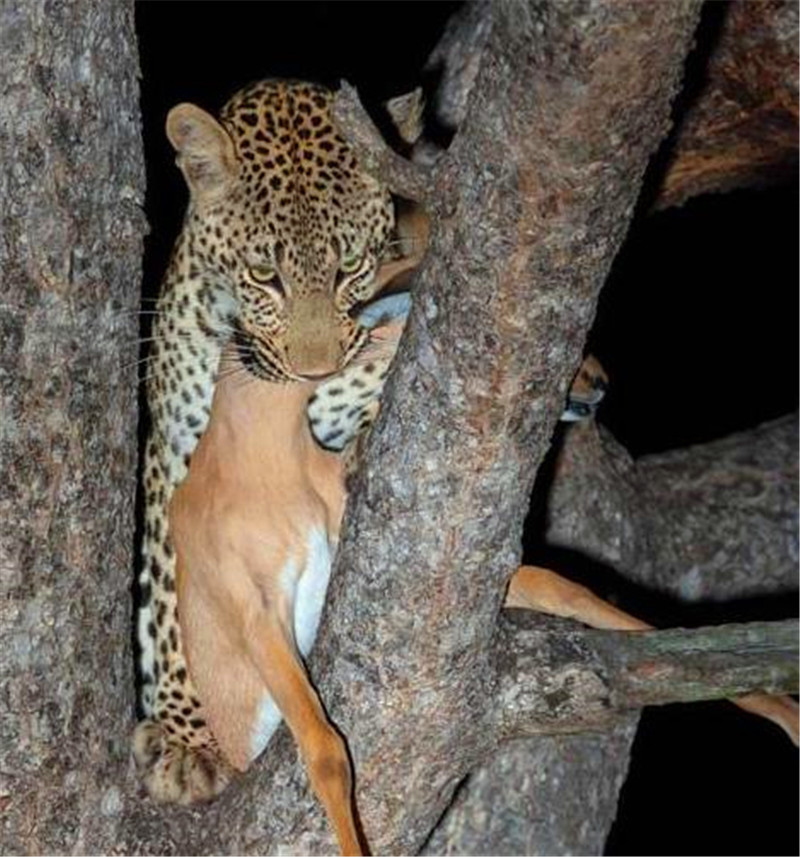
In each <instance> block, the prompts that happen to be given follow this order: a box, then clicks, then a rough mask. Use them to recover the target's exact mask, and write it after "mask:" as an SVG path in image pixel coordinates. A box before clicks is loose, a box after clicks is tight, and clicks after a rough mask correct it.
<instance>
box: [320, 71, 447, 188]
mask: <svg viewBox="0 0 800 857" xmlns="http://www.w3.org/2000/svg"><path fill="white" fill-rule="evenodd" d="M333 115H334V118H335V120H336V124H337V126H338V128H339V131H340V132H341V133H342V134H343V135H344V137H345V138H346V139H347V142H348V143H349V144H350V145H351V146H352V147H353V149H354V151H355V153H356V157H357V158H358V162H359V164H360V165H361V167H362V168H363V169H365V170H367V172H369V173H370V174H371V175H373V176H375V178H377V179H378V180H379V181H381V182H383V183H384V184H385V185H386V186H387V187H388V188H389V190H390V191H391V192H392V193H395V194H397V195H398V196H402V197H404V198H405V199H411V200H414V201H415V202H424V201H425V200H426V199H427V198H428V196H429V195H430V192H431V186H432V184H433V174H432V172H431V170H430V169H428V168H427V167H422V166H419V165H418V164H415V163H413V162H412V161H409V160H408V159H407V158H403V157H402V156H400V155H398V154H397V152H394V151H393V150H392V149H391V148H390V147H389V146H388V145H387V144H386V142H385V141H384V139H383V136H382V135H381V132H380V131H379V130H378V129H377V128H376V127H375V124H374V123H373V121H372V119H370V117H369V114H368V113H367V111H366V110H365V109H364V106H363V105H362V103H361V99H360V98H359V97H358V92H357V91H356V89H355V87H353V86H351V85H350V84H349V83H348V82H347V81H346V80H343V81H342V82H341V86H340V88H339V91H338V92H337V93H336V100H335V101H334V105H333Z"/></svg>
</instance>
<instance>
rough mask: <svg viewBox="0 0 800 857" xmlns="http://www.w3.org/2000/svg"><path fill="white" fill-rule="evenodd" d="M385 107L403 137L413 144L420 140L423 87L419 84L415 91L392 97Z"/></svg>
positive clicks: (423, 98)
mask: <svg viewBox="0 0 800 857" xmlns="http://www.w3.org/2000/svg"><path fill="white" fill-rule="evenodd" d="M384 107H385V108H386V112H387V113H388V114H389V116H390V117H391V120H392V123H393V124H394V127H395V128H396V129H397V133H398V134H399V135H400V137H401V139H402V140H403V141H404V142H406V143H408V145H409V146H413V145H414V143H416V142H417V140H419V138H420V136H421V134H422V129H423V122H422V115H423V113H424V111H425V96H424V95H423V94H422V87H421V86H418V87H417V88H416V89H415V90H414V91H413V92H406V93H405V94H404V95H396V96H395V97H394V98H390V99H389V100H388V101H387V102H386V103H385V104H384Z"/></svg>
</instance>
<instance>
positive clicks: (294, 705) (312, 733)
mask: <svg viewBox="0 0 800 857" xmlns="http://www.w3.org/2000/svg"><path fill="white" fill-rule="evenodd" d="M255 630H256V633H254V634H253V635H252V638H251V639H250V641H249V656H250V658H251V660H252V661H253V664H254V665H255V667H256V668H257V669H258V672H259V674H260V675H261V678H262V680H263V681H264V684H265V685H266V686H267V689H268V691H269V694H270V696H271V697H272V699H273V701H274V702H275V704H276V705H277V706H278V708H279V709H280V711H281V713H282V714H283V717H284V719H285V720H286V723H287V725H288V726H289V728H290V729H291V731H292V735H293V736H294V739H295V741H296V742H297V745H298V747H299V748H300V753H301V755H302V757H303V761H304V763H305V766H306V770H307V772H308V777H309V780H310V782H311V787H312V789H313V790H314V793H315V794H316V795H317V797H318V798H319V800H320V802H321V803H322V805H323V807H324V808H325V812H326V814H327V816H328V821H329V822H330V824H331V826H332V827H333V829H334V831H335V833H336V838H337V840H338V842H339V848H340V850H341V852H342V854H348V855H349V854H355V855H360V854H363V853H365V852H364V849H363V847H362V845H361V842H360V839H359V835H358V832H357V831H358V828H357V824H356V820H355V810H354V803H353V775H352V770H351V768H350V759H349V757H348V755H347V749H346V748H345V743H344V740H343V739H342V737H341V736H340V735H339V733H338V732H337V731H336V730H335V729H334V728H333V726H331V724H330V722H329V721H328V718H327V717H326V715H325V712H324V711H323V709H322V705H321V703H320V701H319V697H318V696H317V692H316V690H314V687H313V686H312V684H311V682H310V680H309V678H308V674H307V673H306V670H305V667H304V666H303V663H302V661H301V660H300V656H299V654H298V652H297V649H296V648H295V644H294V641H293V640H291V639H289V636H290V635H291V631H290V630H289V631H287V629H285V628H284V627H283V625H282V624H281V622H280V621H279V620H278V619H277V618H276V617H271V616H264V617H263V619H261V620H260V621H259V622H258V623H257V628H256V629H255Z"/></svg>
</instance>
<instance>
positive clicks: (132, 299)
mask: <svg viewBox="0 0 800 857" xmlns="http://www.w3.org/2000/svg"><path fill="white" fill-rule="evenodd" d="M134 45H135V40H134V31H133V8H132V4H129V3H113V4H107V3H104V2H102V0H96V1H94V0H80V2H69V3H53V2H38V0H20V2H13V0H12V2H4V3H3V4H2V5H1V6H0V57H2V65H3V74H2V79H0V116H2V130H0V164H2V171H1V172H0V199H2V206H0V272H1V278H0V281H1V282H2V295H1V296H0V474H2V477H1V478H0V520H2V526H1V527H0V591H1V592H2V594H1V595H0V817H2V827H0V851H2V852H4V853H21V854H25V853H30V854H35V853H46V852H50V853H60V854H68V853H80V852H82V851H84V850H94V851H97V850H101V849H103V848H108V849H110V848H112V847H113V844H114V839H113V822H112V819H113V816H114V814H115V813H116V812H117V809H118V806H119V802H120V792H119V789H118V785H119V771H120V769H121V768H123V767H124V765H125V764H126V760H127V755H128V746H127V735H126V733H127V731H128V728H129V724H130V720H131V713H132V706H133V669H132V660H131V652H130V646H129V645H128V641H129V639H130V626H131V605H130V599H129V590H130V580H131V568H132V556H133V524H134V516H133V501H134V488H135V475H134V474H135V472H136V378H135V374H136V373H135V371H134V370H133V368H132V367H131V368H130V369H128V370H124V369H123V368H122V367H123V359H122V348H123V343H124V342H126V341H127V343H128V347H127V351H128V357H127V360H128V361H131V360H134V359H135V345H133V344H132V343H133V342H135V338H136V335H137V320H136V319H137V316H136V314H135V308H136V307H137V305H138V297H139V290H138V279H139V271H140V265H141V255H142V235H143V233H144V230H145V224H144V218H143V216H142V212H141V209H140V205H141V202H142V200H143V196H144V190H143V189H144V167H143V162H142V153H141V152H142V149H141V139H140V125H139V117H138V114H137V110H136V104H137V102H138V84H137V80H136V75H137V58H136V53H135V49H134ZM106 826H107V827H108V829H107V830H106Z"/></svg>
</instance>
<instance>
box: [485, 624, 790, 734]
mask: <svg viewBox="0 0 800 857" xmlns="http://www.w3.org/2000/svg"><path fill="white" fill-rule="evenodd" d="M512 612H513V613H517V614H519V612H520V611H512ZM559 624H561V623H559ZM797 641H798V624H797V622H796V621H785V622H753V623H749V624H746V625H733V624H732V625H721V626H718V627H711V628H697V629H692V630H686V629H673V630H669V631H648V632H643V633H630V632H627V633H626V632H619V631H594V630H588V629H573V630H570V631H568V632H566V633H565V632H564V630H563V628H559V629H558V630H556V631H553V630H547V629H545V630H542V628H541V620H539V621H537V619H536V618H534V617H531V616H529V615H525V614H524V613H523V614H522V615H521V616H520V615H516V616H514V615H512V616H510V618H509V619H507V620H506V621H504V622H503V623H501V625H500V630H499V643H498V657H499V669H500V673H501V678H500V681H499V683H498V694H497V697H496V698H497V707H496V712H497V716H498V734H499V735H502V736H505V737H511V738H514V737H521V736H523V735H530V734H539V733H542V732H545V733H548V732H571V731H585V730H591V729H598V728H605V727H606V726H607V725H608V724H609V722H610V721H612V720H615V719H616V718H618V717H619V715H620V713H621V712H625V711H627V710H629V709H631V708H639V707H642V706H644V705H664V704H666V703H673V702H694V701H698V700H707V699H724V698H729V697H733V696H742V695H744V694H746V693H752V692H766V693H796V692H797V679H798V666H797V658H798V644H797Z"/></svg>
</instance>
